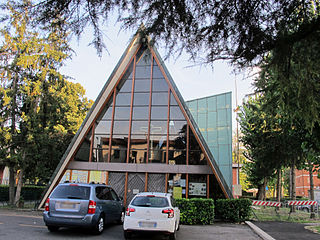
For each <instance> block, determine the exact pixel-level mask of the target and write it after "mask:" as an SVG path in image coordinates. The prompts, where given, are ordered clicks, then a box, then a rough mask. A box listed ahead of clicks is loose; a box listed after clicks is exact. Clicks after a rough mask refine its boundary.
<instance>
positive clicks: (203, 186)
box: [188, 174, 207, 198]
mask: <svg viewBox="0 0 320 240" xmlns="http://www.w3.org/2000/svg"><path fill="white" fill-rule="evenodd" d="M188 182H189V189H188V196H189V197H190V198H205V197H206V196H207V175H204V174H189V181H188Z"/></svg>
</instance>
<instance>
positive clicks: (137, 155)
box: [129, 149, 147, 164]
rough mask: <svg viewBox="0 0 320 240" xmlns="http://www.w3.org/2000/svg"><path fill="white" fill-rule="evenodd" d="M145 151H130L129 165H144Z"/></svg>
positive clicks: (145, 159) (145, 160)
mask: <svg viewBox="0 0 320 240" xmlns="http://www.w3.org/2000/svg"><path fill="white" fill-rule="evenodd" d="M146 162H147V149H130V158H129V163H137V164H139V163H146Z"/></svg>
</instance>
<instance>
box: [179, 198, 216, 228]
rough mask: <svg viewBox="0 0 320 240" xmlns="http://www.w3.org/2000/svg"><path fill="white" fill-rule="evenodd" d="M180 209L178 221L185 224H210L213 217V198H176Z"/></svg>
mask: <svg viewBox="0 0 320 240" xmlns="http://www.w3.org/2000/svg"><path fill="white" fill-rule="evenodd" d="M175 201H176V205H177V207H178V208H179V209H180V223H181V224H187V225H194V224H203V225H204V224H212V223H213V219H214V201H213V199H202V198H193V199H184V198H183V199H176V200H175Z"/></svg>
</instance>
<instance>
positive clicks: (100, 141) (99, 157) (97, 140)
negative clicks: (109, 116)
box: [91, 135, 110, 162]
mask: <svg viewBox="0 0 320 240" xmlns="http://www.w3.org/2000/svg"><path fill="white" fill-rule="evenodd" d="M109 140H110V136H109V135H95V136H94V142H93V154H92V160H91V161H92V162H107V161H108V155H109Z"/></svg>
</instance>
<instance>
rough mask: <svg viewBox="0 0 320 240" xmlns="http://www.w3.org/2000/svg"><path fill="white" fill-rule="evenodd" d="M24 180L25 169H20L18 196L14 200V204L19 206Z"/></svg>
mask: <svg viewBox="0 0 320 240" xmlns="http://www.w3.org/2000/svg"><path fill="white" fill-rule="evenodd" d="M22 180H23V169H20V171H19V175H18V184H17V190H16V197H15V200H14V204H15V205H16V207H19V203H20V197H21V189H22Z"/></svg>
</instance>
